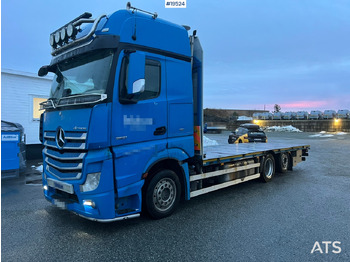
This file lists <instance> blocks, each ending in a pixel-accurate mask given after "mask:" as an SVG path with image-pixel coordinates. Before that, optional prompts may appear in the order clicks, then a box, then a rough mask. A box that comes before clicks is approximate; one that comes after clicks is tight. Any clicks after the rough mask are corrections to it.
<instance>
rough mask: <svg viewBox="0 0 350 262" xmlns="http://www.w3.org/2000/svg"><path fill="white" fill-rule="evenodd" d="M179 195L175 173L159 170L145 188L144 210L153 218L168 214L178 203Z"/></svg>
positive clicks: (178, 182) (179, 190) (177, 179)
mask: <svg viewBox="0 0 350 262" xmlns="http://www.w3.org/2000/svg"><path fill="white" fill-rule="evenodd" d="M180 196H181V184H180V181H179V178H178V176H177V175H176V173H175V172H173V171H171V170H162V171H159V172H158V173H156V174H155V175H154V176H153V177H152V180H151V181H150V183H149V185H148V187H147V189H146V195H145V206H146V210H147V212H148V214H149V215H150V216H151V217H152V218H154V219H161V218H164V217H167V216H170V215H171V214H172V213H173V212H174V211H175V209H176V207H177V205H178V204H179V201H180Z"/></svg>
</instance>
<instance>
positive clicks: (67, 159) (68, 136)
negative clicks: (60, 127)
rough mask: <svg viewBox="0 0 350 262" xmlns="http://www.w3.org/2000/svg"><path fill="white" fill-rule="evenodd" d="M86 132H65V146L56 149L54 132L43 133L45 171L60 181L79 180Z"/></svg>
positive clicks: (84, 151) (84, 153) (84, 150)
mask: <svg viewBox="0 0 350 262" xmlns="http://www.w3.org/2000/svg"><path fill="white" fill-rule="evenodd" d="M86 135H87V133H86V132H71V131H66V132H65V141H66V142H65V144H64V145H63V147H62V148H61V149H59V148H58V147H57V143H56V131H45V133H44V141H45V142H44V146H45V148H44V155H45V159H44V161H45V163H46V171H47V172H48V173H50V174H51V175H53V176H55V177H57V178H59V179H60V180H71V179H80V178H81V176H82V170H83V160H84V157H85V155H86V152H87V151H86Z"/></svg>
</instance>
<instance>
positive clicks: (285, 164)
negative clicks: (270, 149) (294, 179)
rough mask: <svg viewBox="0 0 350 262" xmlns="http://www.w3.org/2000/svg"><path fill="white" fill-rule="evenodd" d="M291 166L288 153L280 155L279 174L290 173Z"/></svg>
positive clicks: (278, 162)
mask: <svg viewBox="0 0 350 262" xmlns="http://www.w3.org/2000/svg"><path fill="white" fill-rule="evenodd" d="M290 164H291V160H290V156H289V154H288V153H281V154H278V161H277V166H276V169H277V172H278V173H286V172H287V171H288V168H289V166H290Z"/></svg>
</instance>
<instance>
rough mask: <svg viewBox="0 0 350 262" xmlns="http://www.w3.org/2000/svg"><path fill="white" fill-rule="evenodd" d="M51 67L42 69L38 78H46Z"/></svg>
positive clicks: (46, 66)
mask: <svg viewBox="0 0 350 262" xmlns="http://www.w3.org/2000/svg"><path fill="white" fill-rule="evenodd" d="M49 69H50V66H48V65H45V66H42V67H40V69H39V71H38V76H40V77H41V76H46V75H47V73H48V72H49Z"/></svg>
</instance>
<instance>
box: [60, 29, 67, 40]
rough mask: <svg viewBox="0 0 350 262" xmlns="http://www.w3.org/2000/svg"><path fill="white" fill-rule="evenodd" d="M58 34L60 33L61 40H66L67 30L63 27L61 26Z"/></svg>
mask: <svg viewBox="0 0 350 262" xmlns="http://www.w3.org/2000/svg"><path fill="white" fill-rule="evenodd" d="M60 35H61V41H62V42H66V40H67V31H66V28H65V27H63V28H62V29H61V32H60Z"/></svg>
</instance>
